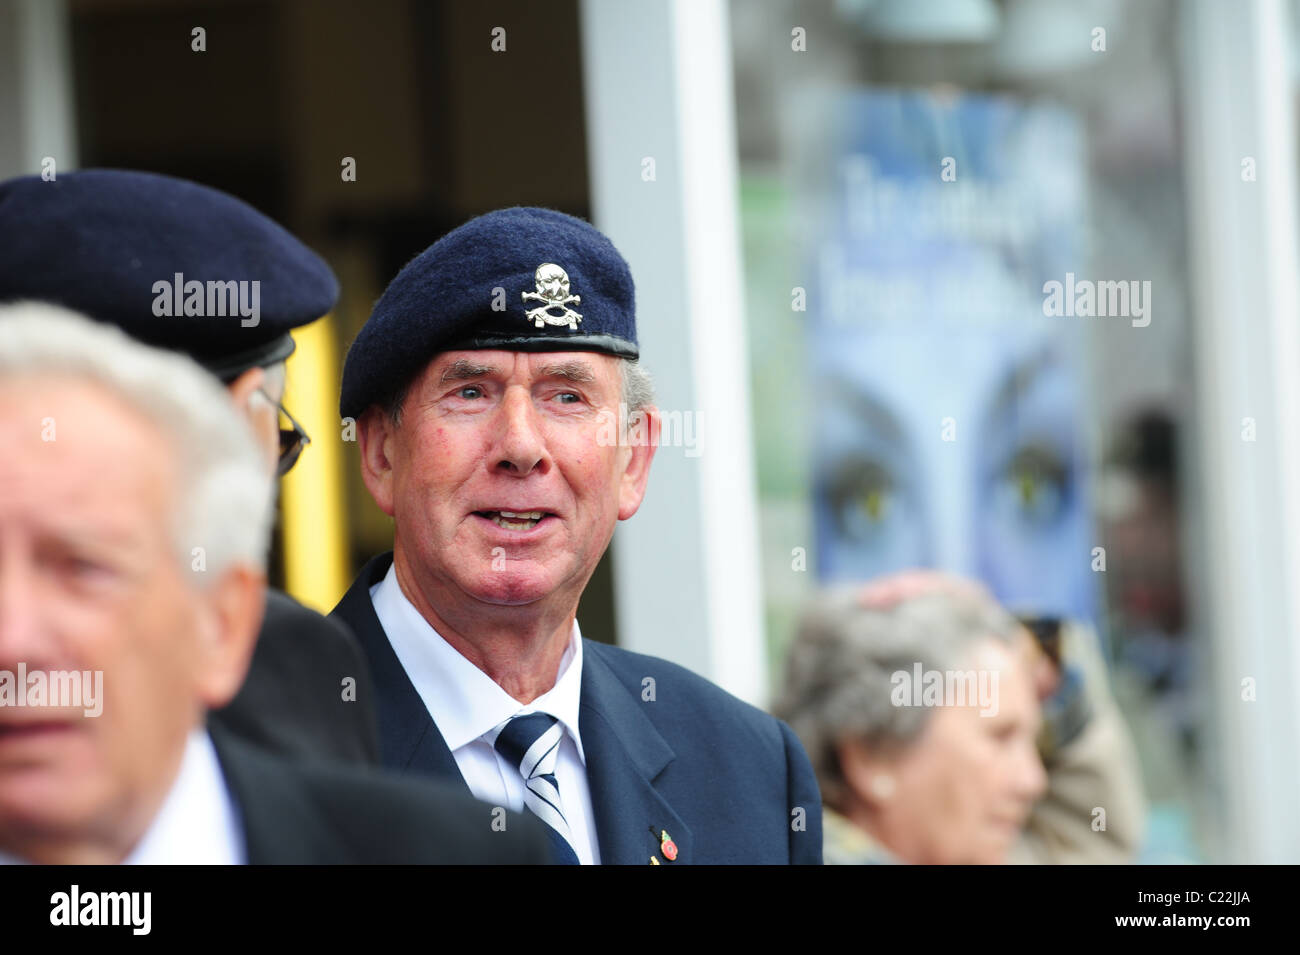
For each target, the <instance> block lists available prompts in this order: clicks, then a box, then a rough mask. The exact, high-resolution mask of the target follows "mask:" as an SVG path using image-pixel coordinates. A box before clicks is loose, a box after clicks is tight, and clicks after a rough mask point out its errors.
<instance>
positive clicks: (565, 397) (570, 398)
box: [555, 391, 582, 405]
mask: <svg viewBox="0 0 1300 955" xmlns="http://www.w3.org/2000/svg"><path fill="white" fill-rule="evenodd" d="M555 397H556V398H558V399H559V400H560V404H562V405H571V404H574V403H575V402H578V401H581V400H582V396H581V395H578V394H575V393H574V392H572V391H562V392H560V393H559V394H558V395H556V396H555Z"/></svg>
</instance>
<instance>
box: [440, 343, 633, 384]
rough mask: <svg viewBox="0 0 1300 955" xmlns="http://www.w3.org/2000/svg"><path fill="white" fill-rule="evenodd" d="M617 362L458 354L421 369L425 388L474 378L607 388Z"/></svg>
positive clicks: (546, 354) (596, 357) (589, 355)
mask: <svg viewBox="0 0 1300 955" xmlns="http://www.w3.org/2000/svg"><path fill="white" fill-rule="evenodd" d="M618 361H619V359H617V358H614V357H613V356H612V355H605V354H602V353H600V352H591V351H563V352H562V351H526V352H525V351H505V350H477V349H475V350H461V351H448V352H442V353H441V354H439V355H436V356H435V357H434V358H433V359H432V360H431V361H430V362H429V364H428V365H426V366H425V369H424V373H423V375H422V376H421V380H422V382H423V383H424V384H426V385H438V384H447V383H452V382H456V381H469V380H472V379H475V378H501V379H515V380H517V381H519V382H520V383H527V382H536V381H543V380H546V379H551V378H554V379H561V380H566V381H570V382H573V383H575V384H580V383H588V384H608V383H610V382H613V381H615V380H616V376H617V374H618Z"/></svg>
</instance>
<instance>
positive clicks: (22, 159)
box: [0, 0, 77, 179]
mask: <svg viewBox="0 0 1300 955" xmlns="http://www.w3.org/2000/svg"><path fill="white" fill-rule="evenodd" d="M70 45H71V44H70V40H69V36H68V10H67V5H66V3H65V2H64V0H0V132H2V135H0V179H8V178H9V177H11V176H18V175H23V174H30V173H39V172H41V164H42V161H43V160H44V159H45V157H46V156H49V157H52V158H53V159H54V161H55V170H56V172H62V171H63V170H65V169H66V170H71V169H75V168H76V166H77V144H76V135H75V123H74V117H73V101H72V63H71V59H70V53H69V47H70Z"/></svg>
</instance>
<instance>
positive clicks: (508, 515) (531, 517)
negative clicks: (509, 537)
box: [474, 511, 553, 531]
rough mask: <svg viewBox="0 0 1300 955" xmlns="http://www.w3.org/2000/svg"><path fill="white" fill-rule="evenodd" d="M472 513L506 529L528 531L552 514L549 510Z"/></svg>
mask: <svg viewBox="0 0 1300 955" xmlns="http://www.w3.org/2000/svg"><path fill="white" fill-rule="evenodd" d="M474 513H475V514H477V515H478V516H479V517H484V518H487V519H488V520H489V521H491V522H492V523H493V524H495V525H496V526H497V527H500V528H503V529H505V530H508V531H530V530H532V529H533V528H534V527H536V526H537V525H538V524H540V523H541V522H542V521H543V520H545V519H546V518H548V517H551V516H553V515H552V514H551V513H550V512H549V511H475V512H474Z"/></svg>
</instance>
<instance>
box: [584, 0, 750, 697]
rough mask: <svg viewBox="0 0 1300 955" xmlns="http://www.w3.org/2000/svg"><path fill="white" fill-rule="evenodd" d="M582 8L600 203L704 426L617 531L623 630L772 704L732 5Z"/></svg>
mask: <svg viewBox="0 0 1300 955" xmlns="http://www.w3.org/2000/svg"><path fill="white" fill-rule="evenodd" d="M581 11H582V21H581V24H582V43H583V65H584V86H585V97H586V106H587V141H588V144H589V145H588V150H589V156H590V164H589V165H590V170H591V183H592V207H593V217H594V219H595V224H596V225H597V226H598V227H599V228H600V229H601V230H602V231H604V232H605V233H606V234H608V235H609V236H610V238H611V239H612V240H613V241H614V244H615V245H617V246H618V248H619V249H620V251H622V252H623V254H624V256H625V257H626V258H627V260H628V262H629V263H630V264H631V266H632V274H633V278H634V279H635V280H636V288H637V330H638V334H639V337H640V343H641V356H642V361H643V362H644V364H645V365H646V367H647V368H648V369H649V371H650V372H651V373H652V374H653V375H654V377H655V382H656V389H657V393H658V402H659V405H660V407H661V408H662V409H663V410H664V411H665V413H666V414H667V415H669V416H670V417H671V416H676V420H677V421H680V422H681V423H683V424H686V423H687V422H688V418H689V422H690V423H691V424H693V425H694V426H695V435H696V436H697V438H698V443H697V446H696V448H695V449H690V448H684V447H680V446H678V447H661V448H660V449H659V452H658V455H657V457H656V459H655V463H654V467H653V468H652V471H651V479H650V487H649V491H648V493H647V496H646V501H645V504H644V505H643V506H642V508H641V511H640V512H639V513H638V514H637V515H636V516H635V517H634V518H632V519H631V520H630V521H627V522H626V523H624V524H622V525H620V527H619V529H618V531H617V533H616V534H615V537H614V575H615V599H616V602H617V612H618V621H619V634H620V642H621V644H622V645H623V646H625V647H627V648H628V649H631V650H636V651H640V652H645V653H652V654H655V655H657V656H663V657H667V658H668V659H670V660H673V661H675V662H678V663H681V664H683V665H685V666H687V667H689V668H691V669H692V670H695V671H696V672H697V673H700V674H702V675H704V676H707V677H708V678H710V679H711V680H713V681H714V682H716V683H718V684H720V685H722V686H723V687H725V688H726V689H728V690H730V691H731V692H732V693H735V694H736V695H737V696H740V697H741V698H742V699H746V700H749V701H751V702H756V703H761V702H763V700H764V698H765V696H766V690H767V685H766V665H765V663H766V641H765V639H764V634H763V612H762V606H763V605H762V594H761V580H760V569H759V556H758V530H757V527H758V509H757V494H756V490H755V478H754V455H753V442H752V440H751V433H750V402H749V356H748V346H747V343H746V340H747V335H746V328H745V321H744V303H743V291H742V270H741V259H740V226H739V214H738V195H739V184H738V176H737V156H736V137H735V116H734V109H735V107H734V99H733V96H732V72H731V47H730V40H729V36H728V21H727V5H726V3H725V2H723V0H647V2H637V3H624V2H616V0H583V2H582V7H581ZM652 165H653V169H652V168H651V166H652ZM651 175H653V179H649V178H648V177H649V176H651ZM685 433H686V434H687V435H689V434H690V431H689V429H686V430H685ZM697 452H698V453H697Z"/></svg>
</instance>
